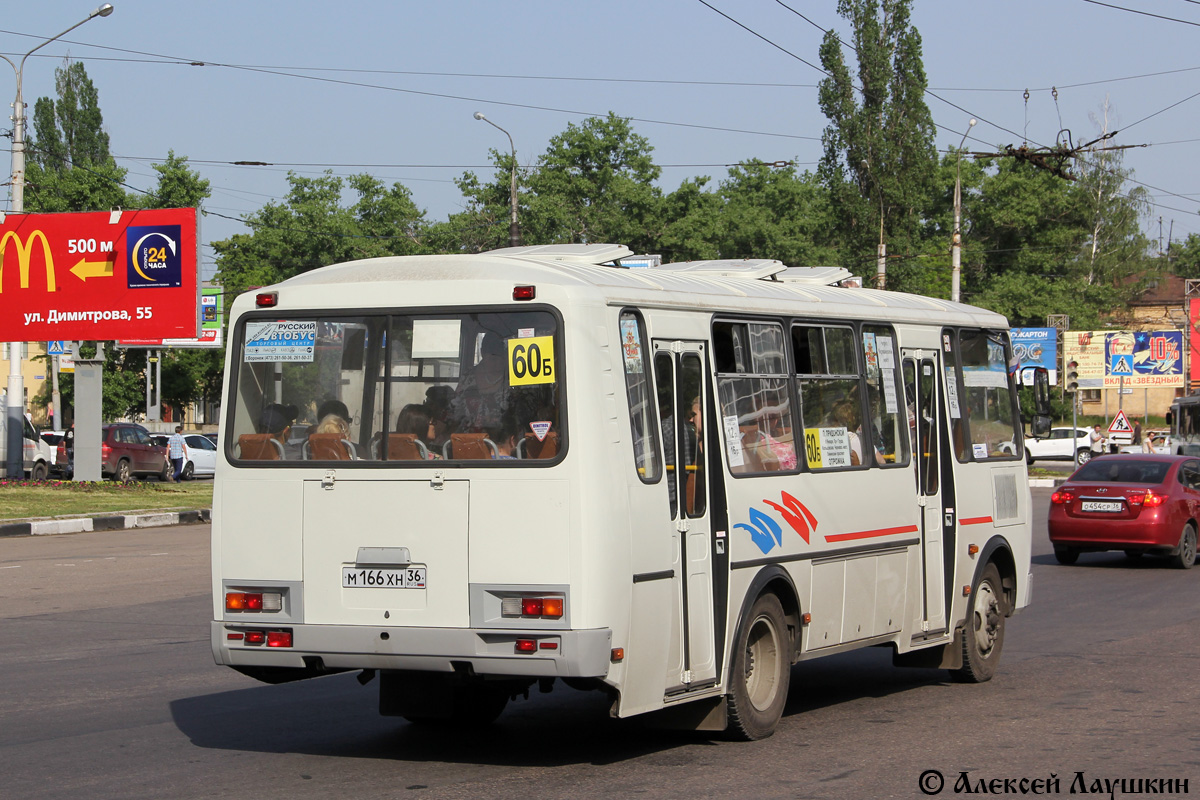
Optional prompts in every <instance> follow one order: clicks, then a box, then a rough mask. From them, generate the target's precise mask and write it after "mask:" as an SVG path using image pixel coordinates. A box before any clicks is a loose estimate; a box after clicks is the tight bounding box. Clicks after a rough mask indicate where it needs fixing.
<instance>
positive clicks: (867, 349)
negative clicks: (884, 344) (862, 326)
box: [862, 333, 879, 380]
mask: <svg viewBox="0 0 1200 800" xmlns="http://www.w3.org/2000/svg"><path fill="white" fill-rule="evenodd" d="M862 338H863V358H864V359H865V360H866V362H867V380H873V379H875V378H877V377H879V348H878V346H877V345H876V343H875V334H873V333H864V334H863V335H862Z"/></svg>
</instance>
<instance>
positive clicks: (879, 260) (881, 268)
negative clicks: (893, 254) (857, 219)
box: [862, 159, 887, 289]
mask: <svg viewBox="0 0 1200 800" xmlns="http://www.w3.org/2000/svg"><path fill="white" fill-rule="evenodd" d="M862 167H863V169H864V170H866V172H867V175H868V177H870V178H871V181H872V182H873V183H874V184H875V193H876V194H878V195H879V249H878V250H877V251H876V256H875V288H876V289H886V288H887V245H886V244H885V243H884V241H883V187H882V186H880V185H879V182H878V181H876V180H875V176H874V175H872V174H871V162H869V161H867V160H866V159H863V161H862Z"/></svg>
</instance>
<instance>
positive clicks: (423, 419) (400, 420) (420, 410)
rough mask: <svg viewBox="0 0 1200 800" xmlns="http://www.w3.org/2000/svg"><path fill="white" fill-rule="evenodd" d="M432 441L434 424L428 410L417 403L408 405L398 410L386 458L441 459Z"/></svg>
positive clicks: (438, 450)
mask: <svg viewBox="0 0 1200 800" xmlns="http://www.w3.org/2000/svg"><path fill="white" fill-rule="evenodd" d="M434 439H435V423H434V420H433V415H432V414H431V413H430V411H429V408H428V407H426V406H424V405H422V404H419V403H409V404H408V405H406V406H405V407H404V408H402V409H400V416H398V417H397V418H396V433H395V434H394V435H393V436H392V437H391V439H389V443H388V458H389V459H391V460H397V459H420V458H424V459H436V458H441V457H442V456H441V452H440V447H439V449H435V447H434ZM405 443H407V444H405ZM418 443H419V444H418Z"/></svg>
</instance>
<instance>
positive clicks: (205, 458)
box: [150, 433, 217, 481]
mask: <svg viewBox="0 0 1200 800" xmlns="http://www.w3.org/2000/svg"><path fill="white" fill-rule="evenodd" d="M150 438H151V439H152V440H153V441H154V443H155V444H156V445H159V446H160V447H162V448H163V449H164V450H168V453H167V460H168V461H169V460H170V455H171V454H170V452H169V447H168V444H167V443H168V442H169V441H170V439H171V437H170V436H169V435H167V434H165V433H155V434H151V436H150ZM216 471H217V446H216V445H215V444H213V443H212V441H210V440H209V438H208V437H207V436H204V435H202V434H199V433H189V434H186V435H185V436H184V437H183V472H182V473H180V476H179V477H180V478H182V479H183V480H185V481H190V480H191V479H192V478H194V477H196V476H197V475H213V474H214V473H215V472H216Z"/></svg>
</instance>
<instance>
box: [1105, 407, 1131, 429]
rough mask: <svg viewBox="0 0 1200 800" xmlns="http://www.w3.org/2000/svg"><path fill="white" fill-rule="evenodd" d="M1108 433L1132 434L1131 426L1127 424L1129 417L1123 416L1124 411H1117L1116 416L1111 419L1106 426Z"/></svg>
mask: <svg viewBox="0 0 1200 800" xmlns="http://www.w3.org/2000/svg"><path fill="white" fill-rule="evenodd" d="M1108 432H1109V433H1133V426H1132V425H1130V424H1129V417H1127V416H1125V412H1124V410H1121V411H1118V412H1117V416H1115V417H1113V421H1112V423H1111V424H1109V426H1108Z"/></svg>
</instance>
